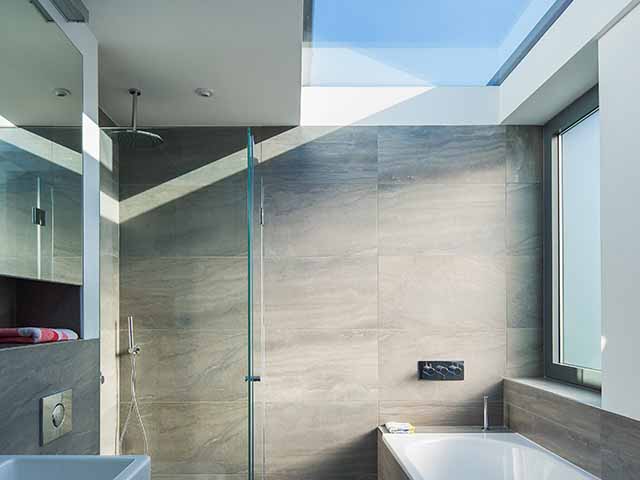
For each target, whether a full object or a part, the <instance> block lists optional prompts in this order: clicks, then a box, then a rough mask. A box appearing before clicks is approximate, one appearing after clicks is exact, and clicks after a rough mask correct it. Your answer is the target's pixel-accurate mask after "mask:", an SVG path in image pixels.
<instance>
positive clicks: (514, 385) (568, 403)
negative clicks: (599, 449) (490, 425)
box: [504, 380, 601, 443]
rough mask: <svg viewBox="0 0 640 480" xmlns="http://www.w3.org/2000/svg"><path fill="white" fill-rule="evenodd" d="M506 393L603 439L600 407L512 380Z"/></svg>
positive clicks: (517, 403) (593, 438)
mask: <svg viewBox="0 0 640 480" xmlns="http://www.w3.org/2000/svg"><path fill="white" fill-rule="evenodd" d="M504 395H505V402H507V403H510V404H512V405H515V406H518V407H520V408H524V409H526V410H528V411H529V412H531V413H532V414H534V415H535V416H536V417H539V418H544V419H546V420H547V421H549V422H552V423H557V424H559V425H564V426H566V427H567V428H570V429H571V430H572V431H575V432H577V434H580V435H581V436H582V437H585V438H587V439H588V440H589V441H590V442H592V443H599V442H600V425H601V420H600V418H601V417H600V416H601V410H600V409H598V408H594V407H591V406H588V405H584V404H582V403H579V402H575V401H573V400H569V399H565V398H562V397H560V396H558V395H555V394H552V393H549V392H546V391H544V390H540V389H538V388H533V387H529V386H527V385H522V384H520V383H518V382H512V381H509V380H505V390H504Z"/></svg>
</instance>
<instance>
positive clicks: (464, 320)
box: [379, 255, 505, 334]
mask: <svg viewBox="0 0 640 480" xmlns="http://www.w3.org/2000/svg"><path fill="white" fill-rule="evenodd" d="M379 258H380V267H379V270H380V281H379V296H380V312H381V326H382V327H383V328H404V329H415V330H420V331H421V333H423V334H426V333H430V334H435V333H448V332H466V333H470V332H475V331H496V330H502V329H504V325H505V302H504V298H505V265H504V257H502V256H494V257H466V256H460V255H440V256H406V257H400V256H398V257H387V256H381V257H379Z"/></svg>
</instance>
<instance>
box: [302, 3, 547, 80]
mask: <svg viewBox="0 0 640 480" xmlns="http://www.w3.org/2000/svg"><path fill="white" fill-rule="evenodd" d="M554 3H555V0H482V1H480V0H313V6H312V8H311V24H310V26H311V29H310V32H308V33H307V35H306V37H305V40H306V42H305V45H304V49H303V69H304V70H303V83H304V84H305V85H324V86H332V85H335V86H338V85H339V86H344V85H362V86H385V85H390V86H403V85H406V86H409V85H411V86H416V85H421V86H432V85H486V84H487V82H488V81H489V80H490V79H491V78H492V77H493V75H494V74H495V73H496V71H497V70H498V69H499V68H500V67H501V66H502V64H503V63H504V62H505V61H506V60H507V58H509V56H510V55H511V54H512V53H513V51H514V50H515V49H516V47H517V46H518V45H520V43H521V42H522V41H523V40H524V39H525V37H526V36H527V35H528V34H529V33H530V32H531V30H532V29H533V28H534V26H536V24H538V22H539V21H540V20H541V19H542V17H543V16H544V15H545V14H546V13H547V11H548V10H549V9H550V8H551V7H552V6H553V5H554ZM306 28H309V25H306Z"/></svg>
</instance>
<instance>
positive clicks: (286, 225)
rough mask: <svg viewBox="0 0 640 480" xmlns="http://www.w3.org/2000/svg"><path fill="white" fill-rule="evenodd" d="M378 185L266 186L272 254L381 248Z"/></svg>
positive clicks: (346, 252) (269, 250) (359, 251)
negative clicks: (378, 241) (378, 218)
mask: <svg viewBox="0 0 640 480" xmlns="http://www.w3.org/2000/svg"><path fill="white" fill-rule="evenodd" d="M376 190H377V189H376V184H375V181H374V182H369V183H364V184H363V183H348V184H345V183H334V184H330V183H317V184H309V183H306V184H305V183H298V182H279V183H275V184H266V185H265V192H264V193H265V207H264V208H265V222H266V224H265V228H264V242H265V254H266V255H267V256H329V255H352V254H362V253H375V251H376V247H377V241H376V211H377V200H376Z"/></svg>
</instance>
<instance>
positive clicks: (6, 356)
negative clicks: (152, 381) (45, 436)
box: [0, 340, 100, 455]
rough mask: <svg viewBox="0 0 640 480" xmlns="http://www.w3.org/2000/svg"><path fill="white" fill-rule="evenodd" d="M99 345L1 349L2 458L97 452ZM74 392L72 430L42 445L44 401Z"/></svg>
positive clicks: (91, 342)
mask: <svg viewBox="0 0 640 480" xmlns="http://www.w3.org/2000/svg"><path fill="white" fill-rule="evenodd" d="M99 348H100V347H99V342H98V340H80V341H76V342H63V343H58V344H48V345H47V344H45V345H31V346H23V347H14V348H9V349H2V350H0V409H1V411H2V412H3V415H2V416H1V417H0V455H9V454H23V455H27V454H67V455H74V454H75V455H85V454H86V455H95V454H97V453H98V452H99V422H98V417H99V410H100V403H99V388H100V384H99V364H98V359H99ZM69 388H71V389H73V431H72V432H71V433H69V434H67V435H65V436H63V437H61V438H59V439H57V440H54V441H53V442H51V443H50V444H48V445H45V446H43V447H41V446H40V399H41V398H42V397H44V396H47V395H51V394H53V393H57V392H60V391H62V390H66V389H69Z"/></svg>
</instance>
